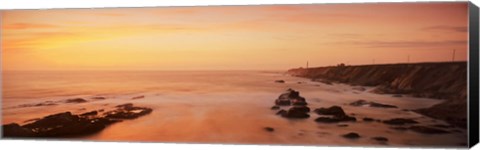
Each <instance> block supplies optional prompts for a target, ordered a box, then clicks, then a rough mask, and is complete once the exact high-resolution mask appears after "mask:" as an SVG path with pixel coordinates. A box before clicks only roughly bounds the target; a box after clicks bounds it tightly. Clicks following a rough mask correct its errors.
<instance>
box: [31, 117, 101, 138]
mask: <svg viewBox="0 0 480 150" xmlns="http://www.w3.org/2000/svg"><path fill="white" fill-rule="evenodd" d="M106 123H109V121H108V120H106V119H104V118H98V119H92V120H90V119H86V118H82V117H79V116H78V115H72V113H70V112H64V113H59V114H54V115H50V116H47V117H44V118H42V119H40V120H38V121H35V122H33V123H30V124H27V125H24V126H22V127H23V128H26V129H29V130H31V131H33V132H34V133H35V136H36V137H60V136H73V135H82V134H90V133H95V132H98V131H100V130H102V129H104V128H105V126H106V125H107V124H106Z"/></svg>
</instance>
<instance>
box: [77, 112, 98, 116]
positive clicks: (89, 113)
mask: <svg viewBox="0 0 480 150" xmlns="http://www.w3.org/2000/svg"><path fill="white" fill-rule="evenodd" d="M97 114H98V112H97V111H91V112H86V113H83V114H80V116H95V115H97Z"/></svg>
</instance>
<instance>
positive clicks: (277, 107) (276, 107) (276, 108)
mask: <svg viewBox="0 0 480 150" xmlns="http://www.w3.org/2000/svg"><path fill="white" fill-rule="evenodd" d="M270 109H271V110H278V109H280V106H277V105H275V106H272V108H270Z"/></svg>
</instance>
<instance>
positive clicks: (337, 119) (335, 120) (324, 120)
mask: <svg viewBox="0 0 480 150" xmlns="http://www.w3.org/2000/svg"><path fill="white" fill-rule="evenodd" d="M355 121H357V119H356V118H355V117H350V116H347V115H345V116H333V117H318V118H317V119H315V122H319V123H338V122H355Z"/></svg>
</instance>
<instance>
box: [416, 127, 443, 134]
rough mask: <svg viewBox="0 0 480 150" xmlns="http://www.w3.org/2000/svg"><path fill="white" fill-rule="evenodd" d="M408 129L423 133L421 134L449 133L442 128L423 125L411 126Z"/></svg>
mask: <svg viewBox="0 0 480 150" xmlns="http://www.w3.org/2000/svg"><path fill="white" fill-rule="evenodd" d="M409 129H410V130H412V131H415V132H418V133H423V134H445V133H449V132H448V131H445V130H442V129H437V128H431V127H425V126H411V127H410V128H409Z"/></svg>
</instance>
